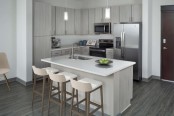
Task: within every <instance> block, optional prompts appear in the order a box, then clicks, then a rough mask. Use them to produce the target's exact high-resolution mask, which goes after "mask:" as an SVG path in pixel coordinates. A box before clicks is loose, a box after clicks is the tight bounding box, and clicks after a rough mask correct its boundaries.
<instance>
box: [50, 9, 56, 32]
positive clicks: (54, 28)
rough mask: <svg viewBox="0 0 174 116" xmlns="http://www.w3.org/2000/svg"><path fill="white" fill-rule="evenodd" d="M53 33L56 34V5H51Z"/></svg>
mask: <svg viewBox="0 0 174 116" xmlns="http://www.w3.org/2000/svg"><path fill="white" fill-rule="evenodd" d="M51 35H56V7H55V6H52V7H51Z"/></svg>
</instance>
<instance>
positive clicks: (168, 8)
mask: <svg viewBox="0 0 174 116" xmlns="http://www.w3.org/2000/svg"><path fill="white" fill-rule="evenodd" d="M168 11H174V5H164V6H161V43H160V45H161V47H160V48H161V50H160V57H161V61H160V63H161V65H160V75H161V80H164V81H169V82H174V81H170V80H165V79H163V77H162V74H163V71H162V61H163V58H162V49H163V48H162V47H163V38H162V12H168Z"/></svg>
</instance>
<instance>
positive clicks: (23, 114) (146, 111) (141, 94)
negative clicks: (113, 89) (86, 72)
mask: <svg viewBox="0 0 174 116" xmlns="http://www.w3.org/2000/svg"><path fill="white" fill-rule="evenodd" d="M10 86H11V91H10V92H8V88H7V87H6V85H0V116H41V109H40V105H41V99H40V98H39V97H36V99H35V104H34V108H33V110H32V107H31V101H32V86H28V87H24V86H23V85H21V84H19V83H17V82H13V83H10ZM47 103H48V101H47V99H46V100H45V111H44V115H45V116H47ZM131 104H132V105H131V107H130V108H129V109H127V110H126V111H125V112H124V113H123V114H122V115H123V116H174V83H168V82H162V81H159V80H152V81H150V82H148V83H146V82H140V83H139V82H134V97H133V100H132V102H131ZM69 108H70V107H69V106H68V107H67V110H66V114H65V115H66V116H69ZM58 110H59V108H58V106H57V105H54V104H51V113H50V116H58Z"/></svg>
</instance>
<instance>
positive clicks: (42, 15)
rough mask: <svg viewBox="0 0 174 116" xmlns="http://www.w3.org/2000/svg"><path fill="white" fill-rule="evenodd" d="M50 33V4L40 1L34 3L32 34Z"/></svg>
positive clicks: (45, 34)
mask: <svg viewBox="0 0 174 116" xmlns="http://www.w3.org/2000/svg"><path fill="white" fill-rule="evenodd" d="M47 35H51V6H50V5H48V4H45V3H41V2H35V4H34V36H47Z"/></svg>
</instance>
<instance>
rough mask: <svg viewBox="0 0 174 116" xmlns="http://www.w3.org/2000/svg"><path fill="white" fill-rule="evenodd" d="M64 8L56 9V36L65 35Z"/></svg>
mask: <svg viewBox="0 0 174 116" xmlns="http://www.w3.org/2000/svg"><path fill="white" fill-rule="evenodd" d="M64 12H65V8H62V7H56V35H65V20H64Z"/></svg>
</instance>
